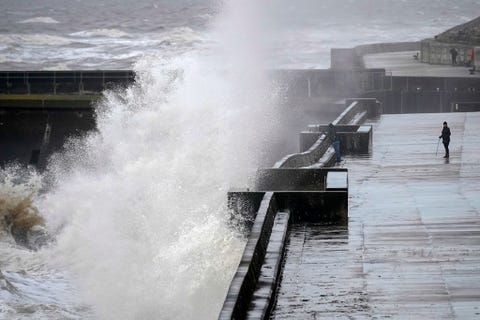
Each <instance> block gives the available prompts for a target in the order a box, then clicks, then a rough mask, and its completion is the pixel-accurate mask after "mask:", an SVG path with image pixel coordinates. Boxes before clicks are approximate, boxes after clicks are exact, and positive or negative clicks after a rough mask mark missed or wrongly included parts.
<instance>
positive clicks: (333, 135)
mask: <svg viewBox="0 0 480 320" xmlns="http://www.w3.org/2000/svg"><path fill="white" fill-rule="evenodd" d="M328 139H330V142H331V143H332V146H333V149H334V150H335V158H336V162H337V163H338V162H340V161H342V157H341V155H340V141H339V140H338V137H337V130H335V126H334V125H333V123H330V124H329V125H328Z"/></svg>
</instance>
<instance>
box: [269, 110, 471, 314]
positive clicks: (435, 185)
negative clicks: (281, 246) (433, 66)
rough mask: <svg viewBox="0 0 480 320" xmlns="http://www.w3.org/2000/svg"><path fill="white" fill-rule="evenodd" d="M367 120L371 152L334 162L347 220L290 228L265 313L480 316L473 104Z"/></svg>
mask: <svg viewBox="0 0 480 320" xmlns="http://www.w3.org/2000/svg"><path fill="white" fill-rule="evenodd" d="M443 121H447V122H448V123H449V126H450V128H451V130H452V140H451V143H450V159H447V160H446V159H443V158H442V156H443V154H440V152H439V154H438V155H437V156H436V155H435V147H436V143H437V139H438V135H439V133H440V130H441V126H442V122H443ZM373 126H374V134H373V148H372V152H371V154H370V155H368V156H362V157H349V156H346V157H345V160H344V162H343V163H342V166H344V167H347V168H348V169H349V224H348V229H346V228H343V227H335V226H324V225H319V224H316V225H314V224H298V225H293V226H292V227H291V231H290V236H289V240H288V244H287V247H286V254H285V265H284V270H283V274H282V281H281V285H280V287H279V288H278V294H277V302H276V306H275V308H274V310H273V311H272V319H333V318H335V319H384V318H388V319H422V318H423V319H480V215H479V212H480V196H479V195H480V184H479V181H480V113H449V114H404V115H383V116H382V117H381V119H380V120H379V121H378V122H376V123H373Z"/></svg>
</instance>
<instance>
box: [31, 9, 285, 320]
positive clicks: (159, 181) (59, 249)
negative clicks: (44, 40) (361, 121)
mask: <svg viewBox="0 0 480 320" xmlns="http://www.w3.org/2000/svg"><path fill="white" fill-rule="evenodd" d="M232 3H233V2H232ZM232 3H227V4H226V11H225V12H226V13H225V14H226V15H230V17H233V16H231V15H233V14H238V13H241V14H242V15H248V14H249V12H250V13H252V12H255V10H256V8H257V7H258V5H255V4H253V2H251V1H244V4H245V5H246V6H247V7H245V8H243V9H242V10H241V11H235V10H232V8H234V7H235V6H236V5H234V6H233V7H230V6H232V5H233V4H232ZM247 9H248V10H247ZM249 10H253V11H249ZM244 18H246V17H245V16H244ZM241 20H242V19H240V18H238V17H235V19H233V20H232V21H235V22H238V21H241ZM224 21H229V19H226V20H224ZM245 21H247V20H245ZM220 25H222V26H225V23H224V22H222V23H220ZM245 30H246V32H248V33H249V34H250V35H251V37H249V35H248V34H247V35H243V36H242V37H241V38H240V40H242V41H245V40H246V39H249V38H253V37H256V36H258V35H257V34H254V31H255V28H246V29H245ZM245 30H243V29H242V28H240V25H238V26H234V27H233V28H232V29H229V28H226V29H225V32H226V34H223V37H221V38H220V39H219V42H218V48H221V50H218V52H216V51H215V50H214V51H213V52H210V53H209V54H208V55H207V56H203V55H202V53H201V52H192V53H189V54H185V55H182V56H179V57H177V58H175V59H170V60H168V61H165V60H156V59H148V58H145V59H144V60H142V61H139V62H138V63H137V65H136V70H135V71H136V73H137V75H138V76H137V81H136V83H135V84H134V85H133V86H132V87H130V88H128V89H127V90H125V91H123V92H114V91H110V92H106V93H105V95H104V99H103V101H102V102H100V104H99V105H98V106H97V108H98V110H99V112H98V114H97V130H96V131H95V132H92V133H90V134H89V135H88V136H87V137H85V138H83V139H81V140H71V141H70V142H69V143H68V144H67V145H66V146H65V151H64V152H62V153H60V154H58V155H56V156H55V157H53V158H52V159H51V162H50V165H49V170H48V174H47V175H48V177H49V178H48V180H49V181H52V185H51V186H50V189H49V191H48V192H46V193H45V194H44V195H43V196H42V197H41V199H39V201H38V207H39V209H40V211H41V212H42V214H43V215H44V216H45V219H46V221H47V226H48V228H49V230H50V232H51V233H54V234H56V245H55V246H52V248H51V259H52V263H54V264H56V265H60V266H64V267H66V268H68V269H69V270H71V271H73V272H74V274H75V275H77V276H78V279H79V280H80V281H79V282H78V285H79V287H80V288H81V290H82V292H83V297H84V300H85V301H86V302H87V303H88V304H89V305H91V306H92V309H93V311H94V313H95V315H96V316H97V317H98V318H100V319H111V318H115V319H193V318H195V319H212V318H215V317H217V315H218V313H219V311H220V308H221V306H222V304H223V300H224V297H225V294H226V291H227V289H228V285H229V281H230V279H231V277H232V276H233V273H234V271H235V268H236V266H237V264H238V261H239V259H240V256H241V253H242V250H243V246H244V240H243V239H242V238H241V236H240V235H239V234H238V233H237V232H235V230H231V229H230V228H228V227H227V220H228V215H229V213H228V209H227V207H226V193H227V191H228V189H229V188H231V187H233V186H242V185H244V184H245V183H247V180H248V177H249V175H250V174H251V173H252V171H254V170H255V168H257V167H258V166H259V165H260V164H261V161H262V157H263V155H264V154H265V153H266V152H268V150H265V145H266V144H265V143H266V141H268V140H269V139H270V138H271V137H272V135H273V134H274V133H276V128H275V123H276V121H275V117H274V114H275V112H274V107H275V104H274V96H275V88H274V87H269V83H268V81H267V80H266V77H265V76H264V71H265V70H264V69H263V67H264V65H263V64H261V63H259V62H261V55H257V54H256V53H255V52H258V53H261V52H262V51H261V49H262V48H261V47H258V46H259V45H260V42H261V41H260V40H257V41H253V42H248V41H247V42H246V43H235V49H234V50H233V51H232V50H230V49H229V48H228V45H230V43H231V37H235V36H236V35H237V33H241V32H245ZM219 32H220V34H222V31H219ZM232 33H233V34H232ZM222 39H229V41H227V42H222V41H223V40H222ZM242 46H246V47H245V48H242ZM236 53H242V54H240V55H239V56H238V57H236V55H235V54H236ZM237 60H238V61H237Z"/></svg>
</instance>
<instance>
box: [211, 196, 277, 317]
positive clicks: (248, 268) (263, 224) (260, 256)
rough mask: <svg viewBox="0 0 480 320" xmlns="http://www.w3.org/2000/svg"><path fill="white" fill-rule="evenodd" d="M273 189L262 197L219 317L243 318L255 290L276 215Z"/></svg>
mask: <svg viewBox="0 0 480 320" xmlns="http://www.w3.org/2000/svg"><path fill="white" fill-rule="evenodd" d="M277 211H278V208H277V202H276V199H275V196H274V194H273V193H272V192H268V193H266V194H265V196H264V197H263V200H262V202H261V204H260V208H259V210H258V213H257V215H256V217H255V222H254V224H253V226H252V230H251V232H250V235H249V237H248V241H247V244H246V246H245V250H244V252H243V255H242V259H241V261H240V264H239V266H238V268H237V271H236V273H235V276H234V277H233V280H232V282H231V283H230V288H229V290H228V293H227V297H226V299H225V302H224V304H223V308H222V311H221V313H220V316H219V319H224V320H226V319H244V318H245V315H246V313H247V310H248V307H249V305H250V302H251V299H252V296H253V292H254V291H255V288H256V285H257V282H258V278H259V275H260V269H261V267H262V264H263V261H264V258H265V254H266V251H267V246H268V243H269V239H270V234H271V232H272V227H273V222H274V219H275V216H276V214H277Z"/></svg>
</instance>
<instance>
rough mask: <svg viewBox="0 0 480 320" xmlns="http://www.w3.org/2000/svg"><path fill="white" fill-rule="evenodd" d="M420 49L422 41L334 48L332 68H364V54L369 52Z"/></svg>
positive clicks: (331, 53)
mask: <svg viewBox="0 0 480 320" xmlns="http://www.w3.org/2000/svg"><path fill="white" fill-rule="evenodd" d="M415 50H420V42H391V43H388V42H387V43H372V44H366V45H360V46H357V47H354V48H333V49H331V51H330V55H331V64H330V68H331V69H334V70H345V69H347V70H356V69H364V68H365V64H364V63H363V56H364V55H367V54H374V53H383V52H398V51H415Z"/></svg>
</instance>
